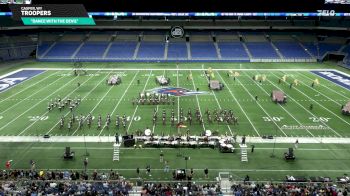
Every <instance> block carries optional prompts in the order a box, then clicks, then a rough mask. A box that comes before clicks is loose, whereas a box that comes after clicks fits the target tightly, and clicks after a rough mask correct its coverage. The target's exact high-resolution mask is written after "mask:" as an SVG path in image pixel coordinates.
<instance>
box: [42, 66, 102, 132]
mask: <svg viewBox="0 0 350 196" xmlns="http://www.w3.org/2000/svg"><path fill="white" fill-rule="evenodd" d="M96 73H98V72H96ZM107 77H108V74H107V76H106V77H103V79H102V80H101V81H100V82H99V83H98V84H97V85H95V86H94V88H92V89H91V90H90V91H89V92H88V93H87V94H86V95H85V96H84V97H83V98H82V100H85V98H86V97H87V96H88V95H90V93H92V91H94V90H95V89H96V88H97V87H98V86H99V85H100V84H101V82H103V81H105V78H107ZM91 78H93V77H90V78H89V79H87V80H86V81H85V82H83V83H82V84H81V86H83V85H84V84H85V83H86V82H87V81H89V80H90V79H91ZM76 90H78V88H76V89H74V91H72V92H71V93H69V94H68V95H67V96H66V97H65V98H67V97H68V96H70V95H71V94H73V92H75V91H76ZM70 113H71V112H70V111H68V112H67V113H66V114H65V115H63V117H66V116H67V115H68V114H70ZM59 123H60V122H59V121H58V122H57V123H56V124H55V125H54V126H52V127H51V128H50V130H49V131H48V132H46V135H48V134H49V133H51V131H52V130H53V129H54V128H55V127H56V126H57V125H58V124H59Z"/></svg>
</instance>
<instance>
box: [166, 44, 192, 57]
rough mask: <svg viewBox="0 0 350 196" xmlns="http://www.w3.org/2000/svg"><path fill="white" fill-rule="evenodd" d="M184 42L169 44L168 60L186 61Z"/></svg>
mask: <svg viewBox="0 0 350 196" xmlns="http://www.w3.org/2000/svg"><path fill="white" fill-rule="evenodd" d="M187 58H188V55H187V46H186V42H169V45H168V59H170V60H171V59H175V60H176V59H187Z"/></svg>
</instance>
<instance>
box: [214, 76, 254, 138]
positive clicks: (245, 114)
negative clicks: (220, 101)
mask: <svg viewBox="0 0 350 196" xmlns="http://www.w3.org/2000/svg"><path fill="white" fill-rule="evenodd" d="M216 73H217V74H218V76H219V77H220V78H221V81H222V82H223V83H224V84H225V86H226V87H227V89H228V91H229V92H230V94H231V96H232V97H233V99H234V100H235V101H236V103H237V105H238V107H239V108H240V109H241V110H242V112H243V114H244V116H245V117H246V118H247V120H248V121H249V123H250V125H252V127H253V129H254V131H255V132H256V134H258V136H259V137H260V134H259V132H258V130H257V129H256V127H255V126H254V124H253V123H252V121H251V120H250V118H249V117H248V115H247V113H246V112H245V111H244V110H243V108H242V106H241V104H240V103H239V102H238V101H237V99H236V97H235V96H234V95H233V93H232V91H231V89H230V87H229V86H228V85H227V83H226V82H225V80H224V79H223V78H222V77H221V75H220V73H219V72H218V71H216Z"/></svg>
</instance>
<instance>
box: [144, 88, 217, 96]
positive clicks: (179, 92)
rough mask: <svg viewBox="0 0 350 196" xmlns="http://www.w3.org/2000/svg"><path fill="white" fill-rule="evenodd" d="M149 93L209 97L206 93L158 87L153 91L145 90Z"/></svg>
mask: <svg viewBox="0 0 350 196" xmlns="http://www.w3.org/2000/svg"><path fill="white" fill-rule="evenodd" d="M147 91H148V92H150V93H158V94H169V95H172V96H176V97H180V96H190V95H209V94H210V93H209V92H206V91H194V90H190V89H186V88H181V87H158V88H154V89H150V90H147Z"/></svg>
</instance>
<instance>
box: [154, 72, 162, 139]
mask: <svg viewBox="0 0 350 196" xmlns="http://www.w3.org/2000/svg"><path fill="white" fill-rule="evenodd" d="M164 75H165V69H164V71H163V76H164ZM158 109H159V104H157V109H156V110H157V112H158ZM156 124H157V122H156V123H154V125H153V127H152V133H154V129H155V128H156Z"/></svg>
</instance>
